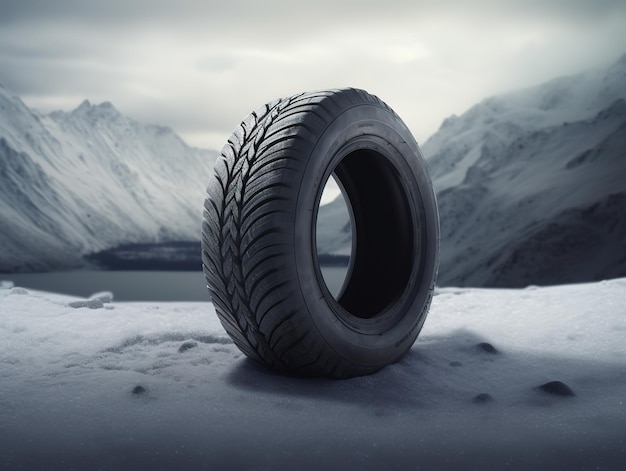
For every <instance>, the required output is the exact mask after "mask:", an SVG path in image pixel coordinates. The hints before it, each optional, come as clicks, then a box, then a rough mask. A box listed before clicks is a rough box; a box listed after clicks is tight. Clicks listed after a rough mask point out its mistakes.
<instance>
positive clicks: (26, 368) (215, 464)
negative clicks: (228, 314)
mask: <svg viewBox="0 0 626 471" xmlns="http://www.w3.org/2000/svg"><path fill="white" fill-rule="evenodd" d="M199 276H201V275H199ZM112 297H113V296H112V295H111V293H99V294H97V295H94V296H92V297H91V298H90V299H87V300H79V299H76V298H69V297H67V296H62V295H58V294H52V293H44V292H36V291H32V292H31V291H28V290H25V289H23V288H20V287H15V286H12V284H11V283H10V282H8V281H7V282H2V284H0V444H1V445H0V446H1V448H2V452H1V453H0V469H3V470H4V469H6V470H12V469H100V470H121V469H129V470H130V469H133V470H137V469H177V470H187V469H214V470H216V469H260V470H265V469H267V470H269V469H302V470H307V469H315V470H318V469H342V470H343V469H372V470H380V469H464V470H465V469H505V468H506V469H513V470H515V469H524V470H526V469H568V470H569V469H618V468H619V466H621V465H623V463H624V462H625V460H626V316H625V315H624V314H625V311H624V306H626V279H615V280H611V281H605V282H598V283H593V284H580V285H567V286H555V287H550V288H537V287H529V288H527V289H523V290H512V289H509V290H495V289H491V290H489V289H461V288H444V289H439V290H438V291H437V293H436V296H435V298H434V300H433V303H432V309H431V312H430V314H429V317H428V319H427V322H426V325H425V327H424V330H423V332H422V334H421V335H420V337H419V338H418V341H417V342H416V344H415V345H414V346H413V348H412V349H411V351H410V352H409V354H408V355H407V356H406V357H405V358H404V359H403V360H402V361H400V362H399V363H397V364H394V365H391V366H389V367H387V368H385V369H384V370H382V371H381V372H379V373H377V374H375V375H372V376H368V377H361V378H355V379H351V380H343V381H331V380H323V379H294V378H287V377H281V376H276V375H274V374H272V373H270V372H268V371H267V370H265V369H263V368H260V367H258V366H257V365H256V364H255V363H253V362H252V361H250V360H247V359H245V358H244V357H243V356H242V354H241V353H240V352H239V351H238V350H237V348H236V347H235V346H234V345H233V344H232V342H231V341H230V339H229V338H228V337H227V335H226V334H225V333H224V331H223V329H222V328H221V326H220V324H219V322H218V320H217V317H216V315H215V313H214V309H213V306H212V305H211V304H210V303H171V304H168V303H158V304H157V303H116V302H115V301H114V300H113V299H112ZM81 302H82V303H83V305H82V306H81V305H80V303H81ZM570 393H571V394H570Z"/></svg>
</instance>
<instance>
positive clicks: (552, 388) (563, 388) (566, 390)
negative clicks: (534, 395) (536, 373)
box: [534, 381, 576, 397]
mask: <svg viewBox="0 0 626 471" xmlns="http://www.w3.org/2000/svg"><path fill="white" fill-rule="evenodd" d="M534 389H535V390H538V391H542V392H545V393H548V394H553V395H555V396H562V397H573V396H576V394H575V393H574V391H572V388H570V387H569V386H568V385H567V384H565V383H563V382H562V381H549V382H547V383H544V384H542V385H540V386H537V387H536V388H534Z"/></svg>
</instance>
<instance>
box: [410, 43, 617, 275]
mask: <svg viewBox="0 0 626 471" xmlns="http://www.w3.org/2000/svg"><path fill="white" fill-rule="evenodd" d="M422 150H423V151H424V154H425V155H426V157H427V159H428V164H429V167H430V170H431V176H432V178H433V182H434V186H435V190H436V192H437V200H438V204H439V213H440V218H441V270H440V278H439V283H440V284H441V285H454V286H458V285H465V286H509V287H522V286H526V285H528V284H558V283H571V282H581V281H594V280H601V279H605V278H615V277H619V276H624V275H626V245H625V244H624V240H626V218H624V207H626V55H624V56H623V57H622V58H621V59H620V60H619V61H618V62H617V63H615V64H613V65H611V66H610V67H608V68H606V69H602V70H593V71H589V72H587V73H584V74H580V75H575V76H570V77H562V78H558V79H555V80H552V81H550V82H548V83H545V84H542V85H539V86H537V87H533V88H529V89H526V90H521V91H517V92H513V93H509V94H505V95H501V96H497V97H492V98H488V99H486V100H484V101H482V102H481V103H479V104H477V105H476V106H474V107H472V108H471V109H470V110H469V111H467V112H466V113H464V114H463V115H462V116H460V117H456V116H452V117H450V118H448V119H447V120H445V121H444V123H443V124H442V126H441V128H440V129H439V131H438V132H437V133H435V134H434V135H433V136H432V137H431V138H430V139H429V140H428V141H426V143H424V145H423V146H422Z"/></svg>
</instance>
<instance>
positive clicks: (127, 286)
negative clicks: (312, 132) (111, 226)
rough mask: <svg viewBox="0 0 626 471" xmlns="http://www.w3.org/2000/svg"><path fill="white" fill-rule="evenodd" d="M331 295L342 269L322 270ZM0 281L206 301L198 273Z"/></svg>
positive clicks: (128, 297) (131, 297) (76, 292)
mask: <svg viewBox="0 0 626 471" xmlns="http://www.w3.org/2000/svg"><path fill="white" fill-rule="evenodd" d="M322 272H323V273H324V279H325V280H326V283H327V284H328V286H329V289H330V291H331V292H337V291H338V290H339V289H340V288H341V283H342V282H343V277H344V272H345V267H336V266H328V267H322ZM0 280H7V281H12V282H13V283H14V284H15V286H21V287H24V288H30V289H33V290H40V291H51V292H54V293H62V294H69V295H72V296H80V297H89V296H90V295H92V294H94V293H97V292H99V291H111V292H112V293H113V297H114V299H115V300H116V301H205V302H206V301H210V297H209V292H208V290H207V288H206V284H205V281H204V275H203V274H202V272H200V271H99V270H76V271H66V272H51V273H17V274H0Z"/></svg>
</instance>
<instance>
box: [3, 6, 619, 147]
mask: <svg viewBox="0 0 626 471" xmlns="http://www.w3.org/2000/svg"><path fill="white" fill-rule="evenodd" d="M625 52H626V1H624V0H613V1H611V0H553V1H551V0H520V1H507V0H472V1H468V0H465V1H463V0H458V1H454V0H440V1H421V0H360V1H356V0H317V1H315V2H313V1H298V0H264V1H258V0H224V1H220V2H218V1H210V0H197V1H196V0H177V1H170V0H107V1H99V0H93V1H92V0H54V1H50V0H1V1H0V83H3V84H4V85H5V86H6V87H8V88H9V89H10V90H11V91H13V92H14V93H16V94H18V95H19V96H20V97H21V98H22V99H23V100H24V101H25V102H26V104H27V105H29V106H31V107H34V108H37V109H39V110H40V111H43V112H48V111H52V110H56V109H63V110H68V111H69V110H71V109H73V108H75V107H77V106H78V105H79V104H80V102H81V101H82V100H83V99H89V100H90V101H91V102H92V103H100V102H102V101H111V102H112V103H113V104H114V105H115V106H116V107H117V108H118V109H119V110H120V111H121V112H122V113H124V114H126V115H128V116H131V117H133V118H135V119H137V120H139V121H142V122H145V123H154V124H162V125H167V126H170V127H172V128H173V129H174V130H175V131H177V132H178V133H179V134H180V135H181V136H182V137H183V138H184V139H185V140H186V141H187V142H188V143H190V144H191V145H195V146H199V147H207V148H214V149H221V147H222V145H223V144H224V143H225V142H226V139H227V138H228V136H229V135H230V132H231V131H232V130H233V129H234V127H235V126H236V125H237V124H238V123H239V122H240V121H241V119H242V118H243V117H244V116H245V115H247V114H248V113H249V112H250V111H252V110H253V109H254V108H256V107H257V106H259V105H261V104H263V103H265V102H267V101H269V100H271V99H274V98H277V97H281V96H287V95H290V94H292V93H296V92H299V91H304V90H317V89H322V88H335V87H345V86H352V87H359V88H364V89H366V90H368V91H369V92H371V93H373V94H376V95H378V96H379V97H380V98H382V99H383V100H384V101H386V102H387V103H388V104H389V105H390V106H391V107H392V108H394V109H395V110H396V112H398V114H399V115H400V116H401V117H402V118H403V119H404V120H405V121H406V122H407V124H408V125H409V127H410V128H411V129H412V131H413V133H414V134H415V136H416V138H417V140H418V141H419V142H423V141H424V140H425V139H426V138H428V137H429V136H430V135H431V134H432V133H433V132H435V131H436V130H437V128H438V127H439V125H440V124H441V121H442V120H443V119H444V118H445V117H447V116H449V115H450V114H452V113H455V114H461V113H463V112H464V111H465V110H467V108H468V107H470V106H471V105H472V104H474V103H476V102H477V101H479V100H481V99H483V98H485V97H487V96H490V95H493V94H497V93H501V92H505V91H509V90H512V89H516V88H519V87H525V86H529V85H534V84H537V83H540V82H542V81H545V80H548V79H551V78H553V77H556V76H559V75H566V74H571V73H576V72H579V71H582V70H585V69H587V68H592V67H598V66H604V65H608V64H610V63H611V62H613V61H615V60H617V58H618V57H619V56H620V55H621V54H623V53H625Z"/></svg>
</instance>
